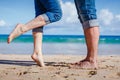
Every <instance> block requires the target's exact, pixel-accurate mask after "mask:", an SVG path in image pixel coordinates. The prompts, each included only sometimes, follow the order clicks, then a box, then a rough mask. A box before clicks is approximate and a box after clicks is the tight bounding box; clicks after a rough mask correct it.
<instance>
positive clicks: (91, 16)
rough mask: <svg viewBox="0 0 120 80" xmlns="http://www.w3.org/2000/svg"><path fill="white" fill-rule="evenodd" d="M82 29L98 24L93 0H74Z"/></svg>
mask: <svg viewBox="0 0 120 80" xmlns="http://www.w3.org/2000/svg"><path fill="white" fill-rule="evenodd" d="M74 2H75V5H76V9H77V13H78V18H79V19H80V22H81V23H82V26H83V29H87V28H90V27H95V26H98V25H99V24H98V21H97V15H96V9H95V0H74Z"/></svg>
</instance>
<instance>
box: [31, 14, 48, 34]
mask: <svg viewBox="0 0 120 80" xmlns="http://www.w3.org/2000/svg"><path fill="white" fill-rule="evenodd" d="M41 16H42V17H43V18H44V19H45V22H46V24H49V23H50V20H49V18H48V16H47V15H46V14H41ZM32 32H43V26H42V27H38V28H35V29H33V30H32Z"/></svg>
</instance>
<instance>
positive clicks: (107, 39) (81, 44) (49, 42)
mask: <svg viewBox="0 0 120 80" xmlns="http://www.w3.org/2000/svg"><path fill="white" fill-rule="evenodd" d="M7 37H8V35H0V53H2V54H32V53H33V37H32V36H31V35H22V36H20V37H18V38H16V39H15V40H14V41H13V42H12V43H11V44H9V45H8V44H7V43H6V41H7ZM99 43H100V44H99V52H98V53H99V55H120V36H101V37H100V41H99ZM86 49H87V48H86V44H85V39H84V36H82V35H78V36H76V35H69V36H68V35H44V36H43V46H42V52H43V54H52V55H56V54H65V55H66V54H67V55H68V54H70V55H71V54H73V55H85V54H86V53H87V50H86Z"/></svg>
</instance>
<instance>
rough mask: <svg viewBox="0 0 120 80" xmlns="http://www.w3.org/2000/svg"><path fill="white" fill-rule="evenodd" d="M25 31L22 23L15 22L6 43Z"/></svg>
mask: <svg viewBox="0 0 120 80" xmlns="http://www.w3.org/2000/svg"><path fill="white" fill-rule="evenodd" d="M24 32H25V28H24V24H17V25H16V27H15V29H14V30H13V31H12V33H11V34H10V35H9V37H8V40H7V42H8V44H9V43H10V42H11V41H12V40H13V39H14V38H16V37H17V36H19V35H21V34H23V33H24Z"/></svg>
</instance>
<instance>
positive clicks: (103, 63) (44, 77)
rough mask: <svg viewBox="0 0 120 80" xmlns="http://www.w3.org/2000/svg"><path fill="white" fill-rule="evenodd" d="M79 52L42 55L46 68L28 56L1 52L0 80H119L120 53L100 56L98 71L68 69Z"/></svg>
mask: <svg viewBox="0 0 120 80" xmlns="http://www.w3.org/2000/svg"><path fill="white" fill-rule="evenodd" d="M83 57H84V56H81V55H45V56H44V60H45V64H46V65H47V67H45V68H41V67H39V66H37V65H36V64H35V63H34V62H33V61H32V59H31V57H30V55H14V54H12V55H11V54H10V55H9V54H7V55H5V54H0V80H120V55H118V56H99V61H98V65H99V69H98V70H83V69H70V68H69V65H68V64H69V63H72V62H76V61H79V60H81V59H83Z"/></svg>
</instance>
